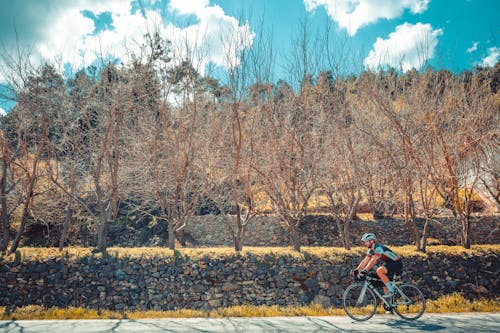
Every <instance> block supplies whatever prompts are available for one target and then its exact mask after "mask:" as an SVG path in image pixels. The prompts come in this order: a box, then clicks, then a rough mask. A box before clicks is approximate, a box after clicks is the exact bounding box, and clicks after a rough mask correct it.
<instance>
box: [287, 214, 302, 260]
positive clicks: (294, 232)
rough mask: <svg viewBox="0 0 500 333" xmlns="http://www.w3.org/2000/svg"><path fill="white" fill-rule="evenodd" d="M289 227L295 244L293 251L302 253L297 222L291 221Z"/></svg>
mask: <svg viewBox="0 0 500 333" xmlns="http://www.w3.org/2000/svg"><path fill="white" fill-rule="evenodd" d="M292 220H293V219H292ZM289 225H290V236H291V238H292V242H293V249H294V250H295V251H297V252H300V234H299V227H298V223H296V222H295V221H290V224H289Z"/></svg>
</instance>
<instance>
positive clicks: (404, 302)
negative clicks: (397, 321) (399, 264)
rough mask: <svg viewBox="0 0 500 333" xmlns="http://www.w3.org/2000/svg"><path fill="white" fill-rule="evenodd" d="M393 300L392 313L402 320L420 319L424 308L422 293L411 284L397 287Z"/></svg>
mask: <svg viewBox="0 0 500 333" xmlns="http://www.w3.org/2000/svg"><path fill="white" fill-rule="evenodd" d="M398 287H399V289H400V290H401V292H402V293H401V292H400V291H396V294H395V296H394V299H393V305H394V311H396V313H397V314H398V316H400V317H401V318H403V319H406V320H415V319H418V318H420V317H421V316H422V315H423V314H424V312H425V307H426V302H425V297H424V294H423V293H422V291H421V290H420V289H419V288H418V287H417V286H415V285H413V284H403V285H401V286H398Z"/></svg>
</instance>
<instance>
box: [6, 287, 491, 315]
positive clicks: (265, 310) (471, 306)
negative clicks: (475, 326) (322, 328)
mask: <svg viewBox="0 0 500 333" xmlns="http://www.w3.org/2000/svg"><path fill="white" fill-rule="evenodd" d="M384 312H385V310H384V309H383V308H382V307H379V308H378V313H384ZM426 312H427V313H449V312H456V313H460V312H500V302H499V301H497V300H475V301H469V300H467V299H466V298H465V297H463V296H462V295H461V294H458V293H455V294H451V295H446V296H443V297H441V298H439V299H438V300H434V301H428V303H427V309H426ZM343 315H345V313H344V310H343V309H341V308H335V307H329V308H324V307H322V306H321V305H318V304H312V305H310V306H288V307H279V306H253V305H240V306H233V307H230V308H220V309H215V310H211V311H200V310H190V309H180V310H172V311H152V310H151V311H124V312H118V311H108V310H105V311H98V310H93V309H83V308H72V307H70V308H65V309H62V308H45V307H42V306H39V305H29V306H25V307H22V308H16V309H14V310H12V311H9V310H8V309H7V308H6V307H0V320H39V319H121V318H128V319H153V318H225V317H276V316H280V317H281V316H285V317H292V316H343Z"/></svg>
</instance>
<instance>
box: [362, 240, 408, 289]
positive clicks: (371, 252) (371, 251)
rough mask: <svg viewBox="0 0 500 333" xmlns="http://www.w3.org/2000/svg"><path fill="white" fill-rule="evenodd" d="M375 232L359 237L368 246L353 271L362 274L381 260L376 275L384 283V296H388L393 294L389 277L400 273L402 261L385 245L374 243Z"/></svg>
mask: <svg viewBox="0 0 500 333" xmlns="http://www.w3.org/2000/svg"><path fill="white" fill-rule="evenodd" d="M376 239H377V237H375V234H373V233H366V234H364V235H363V237H361V241H363V242H364V243H365V246H366V247H367V248H368V251H367V252H366V256H365V258H364V259H363V260H362V261H361V262H360V263H359V265H358V267H356V270H355V271H354V272H357V274H359V275H361V276H362V275H364V274H366V272H368V271H369V270H370V269H371V268H372V267H373V266H375V264H376V263H377V262H378V261H379V260H381V261H382V264H381V265H380V266H379V267H378V268H377V270H376V272H377V276H378V277H379V278H380V280H381V281H382V282H383V283H384V295H383V297H384V298H390V297H392V296H393V295H394V282H392V281H391V279H392V278H393V277H394V274H401V272H402V271H403V262H402V260H401V257H400V256H398V255H397V254H396V253H394V252H392V251H391V249H389V248H388V247H387V246H384V245H382V244H378V243H375V240H376Z"/></svg>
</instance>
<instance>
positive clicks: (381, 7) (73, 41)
mask: <svg viewBox="0 0 500 333" xmlns="http://www.w3.org/2000/svg"><path fill="white" fill-rule="evenodd" d="M0 8H1V11H0V95H1V92H2V89H4V88H5V86H3V87H2V84H5V82H6V77H5V75H4V72H3V71H1V69H2V68H5V63H4V60H5V59H6V58H5V55H14V54H15V53H16V52H17V50H21V51H22V52H28V51H29V53H30V54H31V56H32V59H33V62H34V63H35V64H36V63H41V62H42V61H49V62H52V63H54V64H57V66H58V68H59V70H60V71H61V73H63V74H64V75H66V76H71V74H72V73H74V72H76V71H77V70H79V69H81V68H86V67H87V66H89V65H92V64H95V63H96V62H97V61H99V60H100V59H111V58H112V59H115V60H118V61H121V62H125V63H126V62H127V61H128V60H129V59H130V55H131V54H134V53H135V54H140V53H141V47H140V45H141V43H142V41H143V36H144V34H145V33H147V32H148V31H149V32H151V31H155V30H158V31H160V33H161V34H162V35H163V36H164V37H165V38H167V39H169V40H171V41H172V46H173V53H174V55H175V58H176V59H182V58H185V57H190V58H192V59H194V60H195V62H196V66H197V67H198V68H199V69H200V71H201V72H205V73H207V72H208V71H209V69H212V68H218V69H219V70H220V69H225V68H231V67H234V66H237V65H238V64H239V58H238V56H237V54H236V53H235V52H225V51H224V50H227V44H226V43H223V42H222V40H225V41H233V42H234V43H237V45H238V47H239V48H241V49H244V50H251V49H252V48H255V47H256V46H255V45H257V40H258V36H259V35H260V34H261V33H263V34H265V36H271V37H267V38H271V39H272V41H273V54H274V57H275V59H274V60H275V64H276V65H275V66H274V67H273V79H274V81H277V80H278V79H286V75H287V68H290V67H287V66H286V65H285V64H286V63H290V59H291V55H292V54H293V52H294V48H295V49H296V48H297V41H298V36H300V32H301V28H302V27H303V26H304V24H303V22H308V24H309V25H308V27H309V29H311V31H324V28H325V26H327V25H328V26H330V27H331V28H332V30H331V31H333V33H335V34H336V36H338V37H339V39H338V40H341V41H344V42H345V41H348V45H349V51H348V54H345V53H344V54H343V57H350V58H352V59H355V60H353V63H356V64H357V65H356V66H354V65H353V67H352V71H354V72H355V71H359V70H366V69H369V70H379V69H386V68H388V67H394V68H397V69H399V70H401V71H403V72H404V71H407V70H410V69H412V68H415V69H417V70H424V69H425V68H426V66H429V65H430V66H432V67H434V68H436V69H443V68H444V69H449V70H451V71H453V72H460V71H463V70H467V69H471V68H474V67H475V66H494V64H495V63H496V62H497V61H498V60H499V59H500V19H499V17H500V15H499V13H500V1H498V0H0ZM340 36H342V38H340ZM315 47H316V48H318V47H319V48H321V47H322V45H321V43H320V44H319V45H318V46H315ZM12 105H14V103H13V102H7V101H3V102H2V101H0V113H5V111H6V110H7V111H8V110H9V108H11V107H12Z"/></svg>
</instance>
